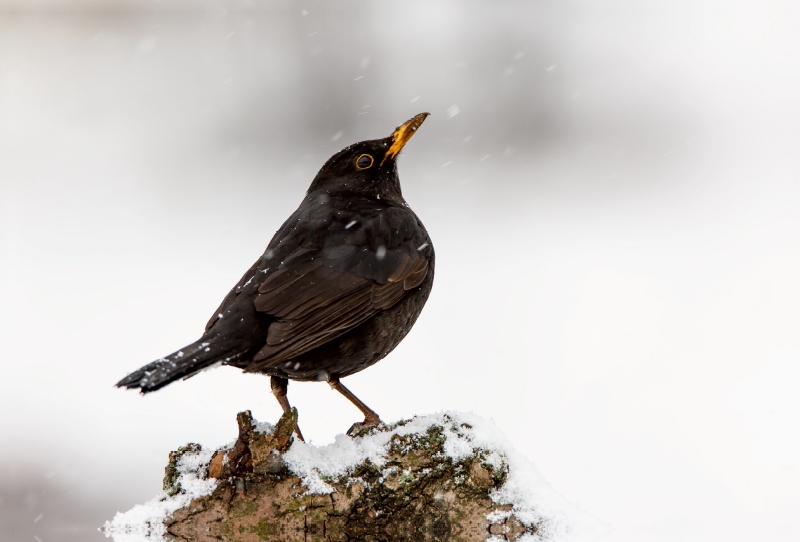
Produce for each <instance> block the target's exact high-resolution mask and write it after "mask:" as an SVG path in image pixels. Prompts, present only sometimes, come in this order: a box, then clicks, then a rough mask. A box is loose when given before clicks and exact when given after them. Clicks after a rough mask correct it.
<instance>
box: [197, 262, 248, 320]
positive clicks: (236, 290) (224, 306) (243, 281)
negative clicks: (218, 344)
mask: <svg viewBox="0 0 800 542" xmlns="http://www.w3.org/2000/svg"><path fill="white" fill-rule="evenodd" d="M260 263H261V259H258V260H256V263H254V264H253V265H252V266H251V267H250V269H248V270H247V273H245V274H244V275H242V278H240V279H239V282H237V283H236V286H234V287H233V288H232V289H231V291H230V292H228V295H226V296H225V299H223V300H222V303H220V305H219V307H217V310H215V311H214V314H213V315H212V316H211V319H210V320H209V321H208V323H207V324H206V331H208V330H209V329H211V327H212V326H213V325H214V324H215V323H217V321H218V320H219V319H220V317H221V315H223V314H225V311H226V310H228V308H229V307H230V306H231V305H233V302H234V301H236V298H237V297H238V296H239V294H240V293H241V292H242V290H243V289H244V287H245V286H247V285H248V284H250V282H251V281H252V280H253V279H254V278H255V274H256V273H257V272H258V268H259V264H260Z"/></svg>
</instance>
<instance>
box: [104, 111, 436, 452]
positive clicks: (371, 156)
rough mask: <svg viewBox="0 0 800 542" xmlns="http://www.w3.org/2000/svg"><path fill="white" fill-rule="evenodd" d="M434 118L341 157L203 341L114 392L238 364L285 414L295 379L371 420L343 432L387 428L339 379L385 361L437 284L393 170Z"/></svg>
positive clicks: (147, 388) (425, 240)
mask: <svg viewBox="0 0 800 542" xmlns="http://www.w3.org/2000/svg"><path fill="white" fill-rule="evenodd" d="M427 116H428V113H420V114H419V115H416V116H415V117H413V118H412V119H410V120H408V121H407V122H405V123H404V124H401V125H400V126H398V127H397V129H396V130H395V131H394V132H393V133H392V135H390V136H389V137H387V138H383V139H375V140H371V141H362V142H360V143H356V144H354V145H350V146H349V147H346V148H344V149H342V150H341V151H339V152H338V153H336V154H334V155H333V156H332V157H331V158H330V159H329V160H328V161H327V162H326V163H325V165H323V166H322V169H320V171H319V173H317V176H316V177H315V178H314V181H313V182H312V183H311V186H310V187H309V189H308V192H307V193H306V196H305V198H304V199H303V201H302V203H301V204H300V207H298V208H297V210H296V211H295V212H294V214H292V215H291V216H290V217H289V219H288V220H286V222H284V224H283V226H281V228H280V229H279V230H278V231H277V233H276V234H275V236H274V237H273V238H272V241H270V243H269V246H268V247H267V249H266V251H265V252H264V254H263V255H262V256H261V257H260V258H259V259H258V260H257V261H256V262H255V263H254V264H253V266H252V267H251V268H250V269H249V270H248V271H247V273H245V274H244V276H243V277H242V278H241V280H240V281H239V282H238V283H237V284H236V286H235V287H234V288H233V289H232V290H231V291H230V293H228V295H227V296H226V297H225V299H224V300H223V301H222V304H221V305H220V306H219V308H218V309H217V310H216V311H214V315H213V316H212V317H211V319H210V320H209V322H208V324H207V325H206V330H205V333H203V336H202V337H201V338H200V339H199V340H197V341H196V342H195V343H193V344H190V345H189V346H186V347H184V348H182V349H180V350H178V351H177V352H174V353H172V354H170V355H169V356H167V357H165V358H163V359H159V360H156V361H154V362H152V363H150V364H148V365H145V366H144V367H142V368H141V369H139V370H137V371H135V372H133V373H131V374H130V375H128V376H126V377H125V378H123V379H122V380H120V381H119V382H118V383H117V387H125V388H138V389H139V390H141V392H142V393H148V392H151V391H156V390H158V389H160V388H162V387H164V386H166V385H167V384H169V383H171V382H174V381H175V380H178V379H180V378H183V379H186V378H189V377H191V376H193V375H195V374H196V373H198V372H199V371H201V370H203V369H205V368H207V367H209V366H211V365H214V364H222V365H232V366H234V367H238V368H240V369H243V370H244V371H245V372H249V373H262V374H268V375H270V377H271V387H272V392H273V393H274V394H275V396H276V398H277V399H278V402H279V403H280V405H281V407H282V408H283V410H284V411H286V410H289V408H290V406H289V401H288V399H287V396H286V390H287V387H288V379H291V380H305V381H314V380H316V381H322V380H324V381H327V382H328V383H329V384H330V385H331V387H332V388H333V389H335V390H337V391H338V392H340V393H341V394H342V395H344V396H345V397H347V398H348V399H349V400H350V401H352V402H353V404H355V406H357V407H358V408H359V410H361V412H362V413H363V414H364V421H363V423H357V424H354V425H353V427H351V428H350V431H348V433H351V434H352V432H354V431H356V430H358V429H359V428H361V427H364V426H369V425H377V424H379V423H381V420H380V417H379V416H378V415H377V414H376V413H375V412H374V411H372V410H371V409H370V408H369V407H368V406H367V405H365V404H364V403H363V402H361V401H360V400H359V399H358V398H357V397H356V396H355V395H353V393H352V392H350V390H348V389H347V388H346V387H344V385H343V384H342V383H341V381H340V379H341V378H344V377H346V376H349V375H351V374H354V373H356V372H358V371H361V370H362V369H366V368H367V367H369V366H370V365H372V364H374V363H376V362H378V361H379V360H381V359H383V358H384V357H386V355H387V354H389V352H391V351H392V350H393V349H394V348H395V347H396V346H397V345H398V344H399V343H400V341H402V340H403V338H404V337H405V336H406V334H407V333H408V332H409V331H410V330H411V327H412V326H413V325H414V322H415V321H416V320H417V317H418V316H419V314H420V312H421V311H422V307H423V306H424V305H425V302H426V301H427V299H428V296H429V294H430V292H431V288H432V286H433V270H434V252H433V245H432V244H431V240H430V237H428V232H427V231H426V230H425V226H423V225H422V222H421V221H420V220H419V218H417V215H416V214H414V212H413V211H412V210H411V208H410V207H409V206H408V204H407V203H406V201H405V199H403V194H402V192H401V190H400V179H399V177H398V175H397V156H398V154H399V153H400V150H401V149H402V148H403V146H404V145H405V144H406V143H407V142H408V140H409V139H410V138H411V136H412V135H414V133H415V132H416V130H417V128H419V126H420V125H421V124H422V123H423V121H424V120H425V118H426V117H427ZM297 434H298V437H299V438H301V439H302V438H303V437H302V434H301V433H300V431H299V430H298V432H297Z"/></svg>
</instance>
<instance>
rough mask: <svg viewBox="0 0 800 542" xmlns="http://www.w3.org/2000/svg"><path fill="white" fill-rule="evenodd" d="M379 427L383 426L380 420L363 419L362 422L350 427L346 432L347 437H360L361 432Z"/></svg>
mask: <svg viewBox="0 0 800 542" xmlns="http://www.w3.org/2000/svg"><path fill="white" fill-rule="evenodd" d="M379 425H383V422H382V421H381V419H380V418H374V419H373V418H365V419H364V421H363V422H356V423H354V424H353V425H351V426H350V429H348V430H347V436H348V437H357V436H360V435H361V433H362V431H364V430H366V429H369V428H370V427H377V426H379Z"/></svg>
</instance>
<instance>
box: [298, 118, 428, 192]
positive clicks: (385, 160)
mask: <svg viewBox="0 0 800 542" xmlns="http://www.w3.org/2000/svg"><path fill="white" fill-rule="evenodd" d="M429 114H430V113H420V114H419V115H416V116H414V117H413V118H411V119H409V120H408V121H406V122H404V123H403V124H401V125H400V126H398V127H397V128H396V129H395V131H394V132H392V135H390V136H389V137H385V138H383V139H372V140H369V141H361V142H360V143H354V144H353V145H349V146H347V147H345V148H344V149H342V150H340V151H339V152H337V153H336V154H334V155H333V156H331V157H330V158H329V159H328V161H327V162H325V165H324V166H322V169H320V170H319V173H317V176H316V177H314V181H313V182H312V183H311V186H310V187H309V189H308V191H309V192H313V191H316V190H324V191H326V192H328V193H329V194H335V193H355V194H362V195H365V196H380V197H382V198H386V199H391V198H400V199H401V200H402V193H401V191H400V180H399V179H398V177H397V164H396V160H397V156H398V154H400V150H401V149H402V148H403V146H405V144H406V143H408V140H409V139H411V136H413V135H414V133H415V132H416V131H417V128H419V127H420V125H421V124H422V123H423V122H424V121H425V118H426V117H427V116H428V115H429Z"/></svg>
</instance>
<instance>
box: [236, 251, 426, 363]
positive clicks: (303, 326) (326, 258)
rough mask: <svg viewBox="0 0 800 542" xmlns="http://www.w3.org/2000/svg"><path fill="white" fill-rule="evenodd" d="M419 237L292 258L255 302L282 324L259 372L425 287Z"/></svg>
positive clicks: (272, 333) (271, 336)
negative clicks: (389, 243)
mask: <svg viewBox="0 0 800 542" xmlns="http://www.w3.org/2000/svg"><path fill="white" fill-rule="evenodd" d="M413 237H416V239H415V238H413ZM413 237H412V238H407V239H404V240H402V241H401V242H399V243H397V242H395V243H392V244H393V245H394V246H392V247H391V248H387V247H386V246H385V245H383V244H380V243H379V242H377V243H367V245H366V246H362V245H360V244H359V245H358V246H356V245H353V244H346V243H345V244H340V245H330V244H328V245H327V246H325V247H324V248H322V249H318V250H311V249H304V248H301V249H298V250H296V251H295V252H294V253H293V254H292V255H291V256H289V257H288V258H286V259H285V260H284V261H283V263H282V264H281V266H280V268H279V269H277V270H276V271H275V272H274V273H272V274H270V275H269V277H267V279H266V280H265V281H264V282H263V283H262V284H261V285H260V286H259V288H258V292H259V294H258V296H257V297H256V298H255V307H256V310H258V311H261V312H264V313H267V314H270V315H272V316H273V317H275V319H276V320H275V322H273V323H272V324H271V325H270V327H269V331H268V334H267V344H266V345H265V346H264V347H263V348H262V349H261V350H260V351H259V352H258V354H256V356H255V358H254V361H256V364H255V365H254V366H253V369H260V368H264V367H268V366H274V365H277V364H279V363H281V362H284V361H286V360H289V359H292V358H295V357H297V356H299V355H301V354H303V353H305V352H308V351H310V350H312V349H314V348H316V347H318V346H320V345H322V344H324V343H326V342H328V341H330V340H333V339H335V338H337V337H340V336H341V335H343V334H345V333H347V332H348V331H350V330H351V329H353V328H355V327H356V326H358V325H359V324H362V323H363V322H365V321H366V320H368V319H369V318H370V317H371V316H373V315H374V314H376V313H377V312H378V311H381V310H385V309H388V308H390V307H392V306H393V305H395V304H396V303H398V302H399V301H400V300H401V299H402V298H403V297H404V296H405V294H406V292H408V291H409V290H412V289H414V288H416V287H417V286H419V285H420V284H422V281H423V280H424V279H425V276H426V275H427V273H428V264H429V261H428V257H427V256H425V254H424V253H425V251H422V250H419V247H417V246H415V241H416V240H417V239H418V237H417V236H413ZM351 240H352V239H351ZM396 241H397V240H396ZM370 245H372V246H371V247H370ZM251 370H252V369H251Z"/></svg>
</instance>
